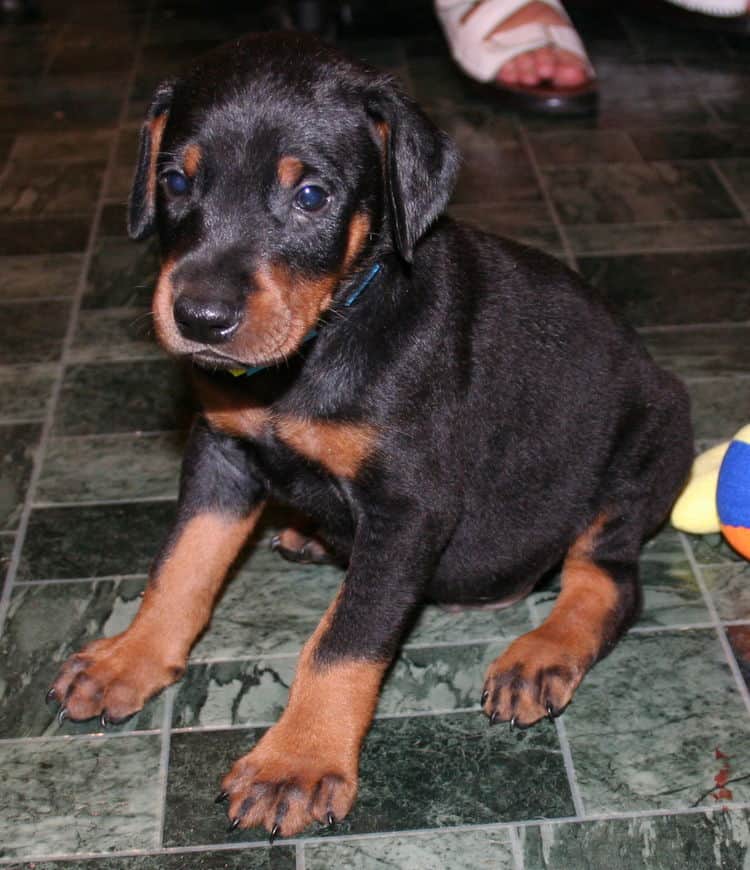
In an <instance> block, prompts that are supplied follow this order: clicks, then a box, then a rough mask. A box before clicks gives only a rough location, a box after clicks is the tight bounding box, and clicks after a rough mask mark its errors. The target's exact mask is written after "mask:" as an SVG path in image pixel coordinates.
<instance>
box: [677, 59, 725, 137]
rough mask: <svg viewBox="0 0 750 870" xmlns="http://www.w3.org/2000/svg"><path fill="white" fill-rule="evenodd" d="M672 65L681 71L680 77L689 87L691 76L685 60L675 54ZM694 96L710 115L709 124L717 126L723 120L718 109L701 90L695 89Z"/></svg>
mask: <svg viewBox="0 0 750 870" xmlns="http://www.w3.org/2000/svg"><path fill="white" fill-rule="evenodd" d="M672 63H673V64H674V66H675V69H677V70H679V72H680V75H681V76H682V78H683V79H684V84H685V85H686V86H689V84H690V76H689V74H688V72H687V68H686V66H685V61H684V60H683V59H682V58H681V57H680V56H679V55H678V54H677V53H675V54H674V55H673V56H672ZM693 95H694V96H695V98H696V99H697V100H698V105H699V106H700V107H701V109H703V111H704V112H705V113H706V114H707V115H708V118H709V122H708V123H709V124H716V123H718V122H719V121H720V120H721V118H720V117H719V114H718V112H717V111H716V109H714V107H713V106H712V105H711V103H710V102H709V101H708V100H707V99H706V98H705V96H704V95H703V94H702V93H701V91H700V89H699V88H695V89H694V90H693Z"/></svg>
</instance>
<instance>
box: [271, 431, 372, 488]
mask: <svg viewBox="0 0 750 870" xmlns="http://www.w3.org/2000/svg"><path fill="white" fill-rule="evenodd" d="M274 428H275V431H276V434H277V435H278V436H279V438H281V440H282V441H283V442H284V443H285V444H286V445H287V446H289V447H291V448H292V450H294V451H295V452H296V453H301V454H302V455H303V456H304V457H306V458H307V459H310V460H312V461H313V462H317V463H318V464H319V465H322V466H323V467H324V468H326V469H327V470H328V471H330V472H331V474H333V475H335V476H336V477H348V478H354V477H356V476H357V473H358V472H359V471H360V469H361V468H362V466H363V465H364V463H365V462H366V461H367V459H369V458H370V457H371V456H372V455H373V453H374V452H375V449H376V444H377V430H376V429H375V427H374V426H370V425H369V424H367V423H342V422H337V421H335V420H305V419H302V418H299V417H292V416H286V415H285V416H279V417H277V418H276V419H275V420H274Z"/></svg>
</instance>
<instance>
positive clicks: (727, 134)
mask: <svg viewBox="0 0 750 870" xmlns="http://www.w3.org/2000/svg"><path fill="white" fill-rule="evenodd" d="M630 137H631V139H632V140H633V142H634V143H635V146H636V148H637V149H638V151H639V152H640V154H641V155H642V157H643V158H644V159H645V160H706V159H715V158H727V157H748V156H750V130H748V128H746V127H731V126H726V125H722V126H717V125H714V126H701V127H698V128H694V129H690V128H685V129H682V130H680V129H670V128H664V129H659V128H656V129H650V130H648V129H647V130H632V131H630Z"/></svg>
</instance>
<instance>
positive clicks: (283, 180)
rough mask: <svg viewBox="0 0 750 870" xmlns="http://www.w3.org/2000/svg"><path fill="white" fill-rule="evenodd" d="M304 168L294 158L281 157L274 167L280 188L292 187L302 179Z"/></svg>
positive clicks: (300, 162)
mask: <svg viewBox="0 0 750 870" xmlns="http://www.w3.org/2000/svg"><path fill="white" fill-rule="evenodd" d="M304 171H305V167H304V165H303V163H302V161H301V160H298V159H297V158H296V157H282V158H281V160H279V165H278V166H277V167H276V176H277V177H278V179H279V183H280V184H281V186H282V187H294V186H295V184H297V183H298V182H299V180H300V179H301V178H302V173H303V172H304Z"/></svg>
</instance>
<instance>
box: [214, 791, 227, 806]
mask: <svg viewBox="0 0 750 870" xmlns="http://www.w3.org/2000/svg"><path fill="white" fill-rule="evenodd" d="M228 797H229V792H228V791H220V792H219V793H218V794H217V795H216V797H215V798H214V803H215V804H223V803H224V801H225V800H226V799H227V798H228Z"/></svg>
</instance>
